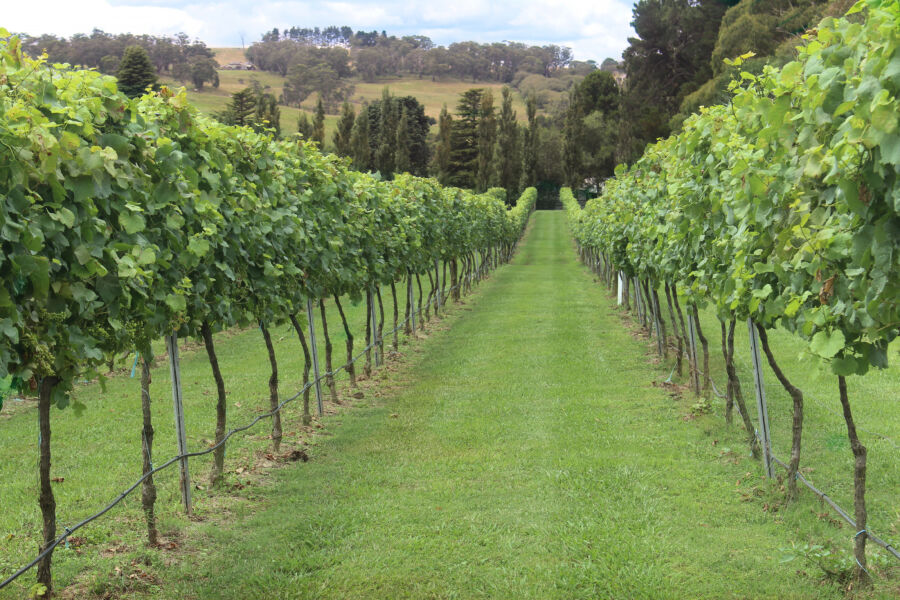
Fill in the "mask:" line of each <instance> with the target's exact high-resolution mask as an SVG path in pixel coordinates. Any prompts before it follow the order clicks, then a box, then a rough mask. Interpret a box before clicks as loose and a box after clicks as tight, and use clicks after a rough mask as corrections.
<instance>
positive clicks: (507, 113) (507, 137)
mask: <svg viewBox="0 0 900 600" xmlns="http://www.w3.org/2000/svg"><path fill="white" fill-rule="evenodd" d="M520 137H521V136H520V135H519V125H518V124H517V123H516V112H515V111H514V110H513V108H512V90H510V89H509V87H507V86H504V87H503V104H502V105H501V108H500V123H499V126H498V133H497V146H496V147H495V148H494V163H495V165H496V171H495V175H494V181H493V183H492V185H498V186H500V187H502V188H504V189H505V190H506V197H507V198H508V199H509V201H512V200H513V199H514V198H516V196H517V195H518V191H519V169H520V168H521V165H522V162H521V159H520V158H519V154H520V146H521V143H520Z"/></svg>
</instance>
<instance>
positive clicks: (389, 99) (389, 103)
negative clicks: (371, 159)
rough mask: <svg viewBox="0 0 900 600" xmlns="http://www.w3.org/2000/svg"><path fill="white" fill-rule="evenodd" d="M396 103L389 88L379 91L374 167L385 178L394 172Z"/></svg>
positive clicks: (388, 177)
mask: <svg viewBox="0 0 900 600" xmlns="http://www.w3.org/2000/svg"><path fill="white" fill-rule="evenodd" d="M396 113H397V103H396V102H395V101H394V98H393V96H391V92H390V90H388V88H384V90H383V91H382V93H381V105H380V115H379V116H380V119H379V123H378V142H377V143H378V146H377V148H376V150H375V169H376V170H378V171H379V172H380V173H381V176H382V177H384V178H385V179H390V177H391V176H392V175H393V173H394V144H395V143H396V140H397V114H396Z"/></svg>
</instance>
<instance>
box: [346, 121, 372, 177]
mask: <svg viewBox="0 0 900 600" xmlns="http://www.w3.org/2000/svg"><path fill="white" fill-rule="evenodd" d="M350 143H351V146H352V148H351V156H352V157H353V167H354V168H355V169H357V170H358V171H370V170H371V169H372V149H371V148H370V147H369V109H368V107H367V106H363V108H362V109H361V110H360V111H359V115H357V117H356V122H355V123H354V124H353V133H352V134H351V136H350Z"/></svg>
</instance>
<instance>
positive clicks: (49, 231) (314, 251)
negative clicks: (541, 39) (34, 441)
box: [0, 31, 530, 406]
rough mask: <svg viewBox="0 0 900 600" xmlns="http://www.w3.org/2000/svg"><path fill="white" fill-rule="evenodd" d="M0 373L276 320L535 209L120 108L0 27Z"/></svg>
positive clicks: (157, 109) (90, 365) (515, 229)
mask: <svg viewBox="0 0 900 600" xmlns="http://www.w3.org/2000/svg"><path fill="white" fill-rule="evenodd" d="M0 38H8V39H7V41H2V42H0V79H2V80H3V81H5V82H7V84H8V85H9V86H10V89H11V90H12V91H11V93H8V94H6V95H5V96H3V97H2V98H0V111H2V112H0V115H2V122H3V125H4V126H3V127H2V128H0V164H3V165H5V168H4V169H2V170H0V187H2V188H3V189H4V190H6V194H5V196H4V198H3V200H2V202H0V223H2V224H3V226H2V227H0V248H2V252H0V281H2V284H0V378H2V377H6V376H7V375H14V376H16V377H18V378H20V379H22V380H28V379H30V378H31V377H32V376H35V377H37V378H41V377H44V376H48V375H56V376H59V377H60V378H61V379H62V382H63V383H62V384H61V385H60V386H59V389H58V398H57V399H56V400H55V401H56V403H57V405H59V406H64V405H65V404H66V403H67V399H66V398H65V392H66V390H68V389H70V387H71V384H72V382H73V381H74V380H75V379H76V377H79V376H82V374H85V373H86V374H91V373H93V372H94V370H95V367H96V366H97V365H99V364H101V363H102V362H103V361H104V357H106V356H109V355H111V354H114V353H117V352H118V353H121V352H122V351H125V350H130V349H133V348H134V347H137V348H138V349H139V350H141V351H142V352H145V351H146V350H148V348H149V342H150V341H151V340H153V339H158V338H159V337H160V336H162V335H163V334H165V333H167V332H170V331H172V330H177V331H178V332H179V333H180V334H181V335H183V336H184V335H188V336H189V335H195V334H196V333H197V332H198V330H199V327H200V325H201V323H202V322H203V321H207V320H208V321H210V322H212V323H213V325H214V326H215V327H223V328H224V327H228V326H230V325H232V324H248V323H255V322H259V321H264V322H266V323H273V324H274V323H278V322H280V321H282V320H283V319H285V318H286V317H287V315H288V314H289V313H291V312H293V311H295V310H296V307H298V306H300V305H301V302H302V301H303V299H304V298H306V297H316V298H319V297H326V296H330V295H332V294H344V293H349V294H352V295H359V294H360V293H361V292H362V291H363V290H365V289H367V287H368V286H370V285H371V284H372V283H373V282H389V281H392V280H394V279H396V277H397V276H399V275H400V274H402V273H405V272H406V270H407V269H408V268H412V269H413V270H415V271H418V272H421V271H423V270H425V269H427V268H430V266H431V264H432V262H433V260H434V259H435V258H453V257H457V256H461V255H463V254H466V253H469V252H471V251H473V250H483V249H487V248H489V247H497V246H509V245H510V244H512V243H513V242H514V241H515V239H516V238H517V237H518V235H519V234H520V233H521V231H522V229H523V228H524V224H525V221H524V219H526V218H527V214H528V212H530V209H528V210H526V209H525V208H516V209H513V210H512V211H510V212H509V213H507V211H506V210H505V207H504V206H503V203H502V202H500V201H498V200H497V199H496V198H494V197H489V196H475V195H472V194H470V193H468V192H464V191H462V190H456V189H448V188H441V187H440V186H439V185H438V184H437V183H436V182H434V181H431V180H424V179H417V178H415V177H408V176H405V177H402V178H398V181H397V182H396V183H394V184H388V183H384V182H381V181H379V180H377V179H375V178H372V177H370V176H367V175H363V174H360V173H356V172H352V171H349V170H348V169H347V165H346V163H345V162H344V161H342V160H341V159H340V158H338V157H336V156H334V155H324V154H322V153H320V152H319V151H318V150H317V148H316V146H315V145H314V144H308V143H305V142H303V141H298V140H296V139H291V140H277V139H275V138H274V137H273V136H272V135H271V134H270V133H268V132H258V131H254V130H253V129H251V128H248V127H241V126H229V125H225V124H222V123H219V122H217V121H215V120H212V119H206V118H203V117H202V116H200V115H198V114H197V112H196V110H195V109H194V108H193V107H192V106H190V105H189V104H188V102H187V101H186V97H185V92H184V91H183V90H181V91H179V92H177V93H176V92H172V91H171V90H169V89H168V88H162V89H161V90H160V91H159V93H154V94H147V95H144V96H143V97H141V98H140V99H137V100H130V99H129V98H127V97H126V96H124V95H123V94H121V93H120V92H119V91H118V89H117V87H116V82H115V80H114V79H113V78H111V77H107V76H103V75H101V74H100V73H97V72H95V71H77V70H70V69H65V70H57V69H55V68H53V67H50V66H48V65H46V64H45V63H44V62H43V61H41V60H31V59H29V58H28V57H26V56H25V55H23V53H22V52H21V48H20V46H19V40H18V38H16V37H9V35H8V33H6V32H5V31H0Z"/></svg>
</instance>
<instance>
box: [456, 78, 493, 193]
mask: <svg viewBox="0 0 900 600" xmlns="http://www.w3.org/2000/svg"><path fill="white" fill-rule="evenodd" d="M483 93H484V90H483V89H481V88H473V89H471V90H467V91H465V92H463V93H462V95H461V97H460V99H459V104H457V105H456V114H457V115H458V117H459V118H457V119H454V120H453V129H452V133H451V136H450V147H451V150H450V166H449V169H448V172H449V174H450V176H449V177H448V178H447V183H449V184H450V185H454V186H456V187H461V188H474V187H475V177H476V175H477V174H478V120H479V117H480V115H481V96H482V94H483Z"/></svg>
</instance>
